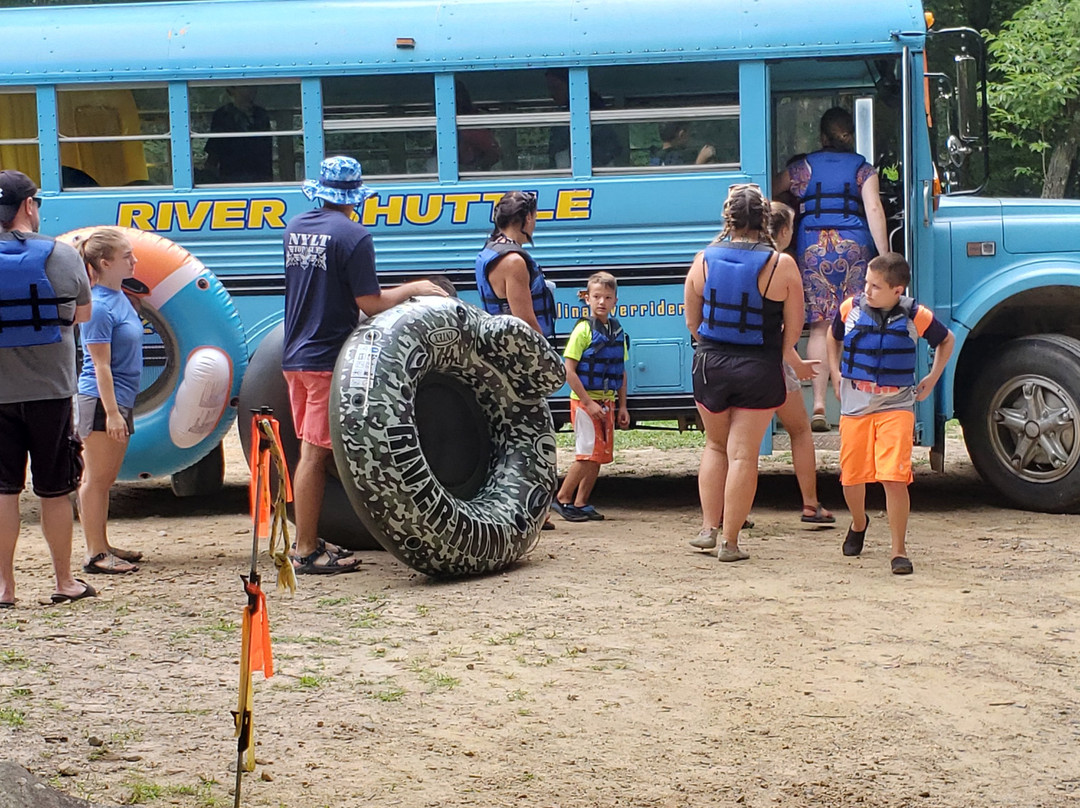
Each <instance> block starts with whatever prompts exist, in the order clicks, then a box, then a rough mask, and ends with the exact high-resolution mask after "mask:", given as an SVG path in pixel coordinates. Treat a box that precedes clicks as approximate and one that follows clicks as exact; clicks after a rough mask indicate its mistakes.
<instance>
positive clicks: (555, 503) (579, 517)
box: [551, 499, 589, 522]
mask: <svg viewBox="0 0 1080 808" xmlns="http://www.w3.org/2000/svg"><path fill="white" fill-rule="evenodd" d="M551 510H553V511H555V513H557V514H559V516H561V517H562V518H563V519H565V520H566V521H567V522H588V521H589V517H588V515H586V514H584V513H582V512H581V509H580V508H576V507H574V506H573V505H565V504H563V503H562V502H559V500H557V499H553V500H551Z"/></svg>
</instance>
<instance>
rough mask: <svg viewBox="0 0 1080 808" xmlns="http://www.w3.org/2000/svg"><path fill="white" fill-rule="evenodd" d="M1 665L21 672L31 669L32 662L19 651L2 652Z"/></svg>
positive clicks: (0, 656) (0, 653)
mask: <svg viewBox="0 0 1080 808" xmlns="http://www.w3.org/2000/svg"><path fill="white" fill-rule="evenodd" d="M0 665H5V666H7V667H9V668H15V669H16V670H20V669H22V668H29V667H30V660H29V659H27V658H26V657H25V656H23V655H22V654H20V653H19V652H18V651H0Z"/></svg>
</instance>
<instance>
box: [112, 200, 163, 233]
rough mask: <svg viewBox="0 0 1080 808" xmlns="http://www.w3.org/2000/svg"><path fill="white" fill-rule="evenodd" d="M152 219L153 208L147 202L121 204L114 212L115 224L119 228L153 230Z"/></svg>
mask: <svg viewBox="0 0 1080 808" xmlns="http://www.w3.org/2000/svg"><path fill="white" fill-rule="evenodd" d="M153 219H154V206H153V205H151V204H150V203H149V202H121V203H120V207H119V208H118V209H117V211H116V223H117V224H118V225H119V226H120V227H132V228H134V229H136V230H153V229H154V223H153Z"/></svg>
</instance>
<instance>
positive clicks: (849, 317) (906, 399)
mask: <svg viewBox="0 0 1080 808" xmlns="http://www.w3.org/2000/svg"><path fill="white" fill-rule="evenodd" d="M910 282H911V268H910V267H909V266H908V263H907V261H906V260H904V257H903V256H902V255H900V254H898V253H885V254H884V255H879V256H878V257H877V258H875V259H873V260H872V261H871V262H870V265H869V266H868V267H867V270H866V285H865V286H864V288H863V293H862V294H861V295H858V296H856V297H849V298H848V299H847V300H845V301H844V302H843V303H841V304H840V311H839V313H838V314H837V315H836V319H835V320H834V321H833V325H832V330H831V333H830V337H831V339H830V340H829V365H830V367H831V369H832V375H833V378H834V379H837V380H838V381H836V382H834V384H835V388H836V396H837V398H839V399H840V482H841V483H842V484H843V486H844V499H845V501H846V502H847V506H848V509H849V510H850V511H851V527H850V528H849V529H848V532H847V537H846V538H845V539H844V547H843V551H844V555H846V556H857V555H859V554H860V553H862V549H863V539H864V538H865V537H866V529H867V528H868V527H869V526H870V519H869V517H868V516H867V515H866V484H867V483H870V482H880V483H881V485H882V486H883V487H884V489H885V507H886V510H887V512H888V514H889V531H890V532H891V533H892V561H891V565H892V571H893V573H894V574H895V575H910V574H911V573H912V572H913V571H914V568H913V567H912V564H911V561H910V560H908V557H907V548H906V547H905V544H904V540H905V538H906V536H907V523H908V514H909V512H910V510H911V502H910V499H909V497H908V485H909V484H910V483H911V481H912V479H913V478H912V474H911V449H912V445H913V434H914V431H915V402H916V401H922V400H924V399H925V398H927V397H928V396H929V395H930V393H931V392H933V389H934V385H935V384H937V381H938V379H940V378H941V374H942V373H943V372H944V370H945V365H946V364H947V363H948V361H949V357H950V356H951V355H952V350H953V344H954V343H955V341H956V340H955V337H953V333H952V332H951V331H950V330H949V329H948V328H947V327H946V326H945V325H944V324H943V323H941V322H940V321H939V320H938V319H937V318H936V317H934V313H933V312H932V311H930V309H928V308H926V307H925V306H920V305H919V304H918V303H916V302H915V301H914V299H912V298H910V297H907V296H905V295H904V290H905V289H906V288H907V285H908V284H909V283H910ZM919 337H922V338H923V339H925V340H926V341H927V342H929V343H930V347H932V348H933V349H934V363H933V365H932V366H931V368H930V372H929V373H928V374H927V375H926V376H925V377H924V378H923V379H922V380H921V381H919V382H918V383H916V380H915V358H916V351H915V346H916V341H917V340H918V339H919ZM856 525H861V527H858V528H857V527H856Z"/></svg>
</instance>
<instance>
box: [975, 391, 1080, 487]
mask: <svg viewBox="0 0 1080 808" xmlns="http://www.w3.org/2000/svg"><path fill="white" fill-rule="evenodd" d="M989 417H990V424H989V426H990V430H989V432H990V436H991V442H992V444H993V447H994V453H995V454H996V455H997V457H998V460H999V461H1000V462H1001V463H1002V464H1003V465H1005V466H1008V467H1010V468H1012V470H1013V471H1014V472H1015V473H1016V474H1017V476H1019V477H1020V478H1021V479H1023V480H1026V481H1028V482H1039V483H1048V482H1054V481H1055V480H1060V479H1061V478H1062V477H1064V476H1066V475H1067V474H1068V473H1069V472H1070V471H1072V470H1073V468H1074V467H1075V466H1076V464H1077V462H1078V461H1080V441H1078V440H1077V430H1076V426H1077V425H1076V418H1077V405H1076V402H1075V401H1074V400H1073V397H1072V396H1071V395H1070V394H1069V393H1068V392H1067V391H1066V390H1065V389H1064V388H1063V387H1061V385H1059V384H1057V383H1056V382H1054V381H1052V380H1051V379H1048V378H1046V377H1045V376H1034V375H1025V376H1017V377H1016V378H1013V379H1010V380H1009V381H1008V382H1006V383H1005V384H1003V385H1002V386H1001V388H1000V389H999V390H998V392H997V394H996V395H995V396H994V399H993V401H991V403H990V410H989Z"/></svg>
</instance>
